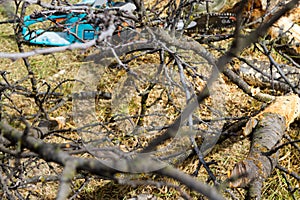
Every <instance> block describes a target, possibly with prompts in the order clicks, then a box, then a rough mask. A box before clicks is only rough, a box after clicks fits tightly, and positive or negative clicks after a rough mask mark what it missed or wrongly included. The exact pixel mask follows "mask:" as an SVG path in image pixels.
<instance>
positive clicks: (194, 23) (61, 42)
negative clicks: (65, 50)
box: [22, 0, 236, 46]
mask: <svg viewBox="0 0 300 200" xmlns="http://www.w3.org/2000/svg"><path fill="white" fill-rule="evenodd" d="M76 6H78V8H80V6H89V7H92V8H94V9H95V11H96V10H97V9H102V10H105V9H117V10H122V11H124V12H128V13H132V12H133V11H134V10H135V9H136V6H135V5H134V4H133V3H130V2H113V1H111V0H83V1H82V2H80V3H78V4H75V5H74V8H76ZM190 19H191V20H189V22H188V24H187V25H185V23H184V20H179V22H178V23H177V24H176V29H177V30H183V29H184V32H185V33H187V34H189V33H197V32H202V31H203V30H209V29H217V28H222V27H230V26H232V25H234V23H235V21H236V20H235V15H234V14H230V13H225V14H224V13H220V14H214V13H212V14H196V15H192V16H191V17H190ZM39 24H43V25H44V27H45V28H44V27H43V28H38V29H35V27H37V26H36V25H39ZM125 24H126V23H125ZM99 32H101V30H100V28H99V26H95V25H93V23H90V22H89V20H88V15H87V13H86V11H85V10H84V9H74V10H70V11H57V10H47V11H40V12H34V13H33V14H31V15H28V16H25V17H24V25H23V27H22V35H23V38H24V40H25V41H26V42H28V43H30V44H36V45H45V46H66V45H70V44H72V43H83V42H85V41H88V40H93V39H97V37H98V34H99Z"/></svg>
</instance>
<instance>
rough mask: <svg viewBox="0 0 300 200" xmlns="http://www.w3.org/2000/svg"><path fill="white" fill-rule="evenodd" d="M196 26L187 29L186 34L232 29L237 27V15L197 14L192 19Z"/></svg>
mask: <svg viewBox="0 0 300 200" xmlns="http://www.w3.org/2000/svg"><path fill="white" fill-rule="evenodd" d="M190 20H191V21H194V22H196V25H195V26H193V27H191V28H187V29H186V30H185V32H186V33H202V32H207V31H210V30H214V29H222V28H230V27H233V26H234V25H235V22H236V15H235V14H234V13H210V14H195V15H192V16H191V17H190Z"/></svg>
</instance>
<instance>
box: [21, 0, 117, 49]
mask: <svg viewBox="0 0 300 200" xmlns="http://www.w3.org/2000/svg"><path fill="white" fill-rule="evenodd" d="M96 3H98V4H100V3H104V4H103V6H104V7H106V8H107V7H111V6H113V5H114V2H112V1H110V2H109V3H108V1H106V0H100V1H99V0H98V1H97V0H96V1H95V0H94V1H93V0H92V1H91V0H83V1H82V2H81V3H79V4H77V5H78V6H80V5H88V6H93V5H95V4H96ZM98 4H97V5H96V6H97V7H99V5H98ZM85 18H86V13H85V12H84V11H78V10H74V11H72V12H69V13H62V12H59V11H51V10H50V11H42V12H41V13H39V14H38V15H36V14H32V15H28V16H25V17H24V26H23V27H22V35H23V38H24V40H25V41H26V42H29V43H30V44H35V45H45V46H66V45H70V44H72V43H83V42H85V41H88V40H93V39H95V38H96V36H97V35H96V32H97V31H99V28H98V27H93V25H91V24H89V23H87V21H86V19H85ZM46 22H48V26H50V27H51V25H52V28H53V29H59V28H60V29H61V30H55V31H53V30H51V29H50V28H49V27H47V26H46V27H45V28H44V27H43V28H35V27H34V25H37V26H38V25H39V24H40V26H42V25H43V24H45V23H46ZM49 24H50V25H49Z"/></svg>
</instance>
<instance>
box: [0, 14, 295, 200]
mask: <svg viewBox="0 0 300 200" xmlns="http://www.w3.org/2000/svg"><path fill="white" fill-rule="evenodd" d="M0 18H2V19H3V18H4V17H3V16H1V17H0ZM0 43H1V44H2V45H1V47H0V51H1V52H16V51H17V47H16V43H15V41H14V34H13V29H12V25H7V24H5V25H0ZM33 48H36V47H35V46H27V47H26V50H28V49H33ZM87 53H89V52H87ZM255 53H256V52H252V51H251V49H250V50H246V51H245V54H248V55H249V54H251V55H252V56H255V57H257V55H256V54H255ZM81 54H82V52H81V51H72V52H70V51H67V52H63V53H55V54H54V55H46V56H34V57H32V58H30V63H31V65H32V67H33V69H34V72H35V74H36V78H37V80H38V81H39V82H38V86H39V87H43V86H42V85H43V81H47V83H49V84H50V85H51V86H52V87H54V86H55V85H56V84H58V83H59V82H60V81H61V80H64V79H69V78H71V79H72V78H74V77H75V76H76V74H77V72H78V70H79V68H80V67H81V65H82V60H83V57H82V56H81ZM152 61H155V62H156V58H155V56H154V57H145V58H143V59H141V60H139V61H137V62H135V63H132V65H131V66H132V67H133V69H134V67H135V66H138V65H140V64H141V63H142V64H143V63H147V62H150V63H153V62H152ZM0 63H1V64H0V69H1V70H6V71H8V72H10V74H9V75H8V78H9V80H11V81H16V80H19V79H21V78H23V77H26V76H27V71H26V68H25V66H24V64H23V63H22V60H18V61H15V62H12V61H10V60H8V59H1V62H0ZM60 72H61V73H60ZM62 72H64V73H62ZM124 74H125V73H124V71H120V70H116V69H114V70H111V69H106V72H105V74H104V75H103V77H102V78H103V79H101V80H99V85H98V88H99V89H101V90H104V91H108V92H111V91H113V90H114V88H115V87H116V85H117V83H119V81H120V79H121V78H122V77H123V76H124ZM25 85H29V83H26V84H25ZM72 87H73V84H72V83H68V84H64V85H63V87H62V88H60V92H63V93H65V94H69V93H71V91H72ZM224 89H225V91H226V92H227V93H228V94H227V96H226V97H224V98H225V99H226V112H227V113H229V114H230V115H231V116H234V117H240V116H245V115H249V114H250V113H252V112H253V111H254V110H257V109H259V107H260V105H261V104H260V103H259V102H257V101H255V100H253V99H252V98H249V97H248V96H247V95H245V94H244V93H243V92H242V91H241V90H239V89H238V88H237V87H236V86H235V85H232V84H231V83H226V88H224ZM157 94H158V93H153V94H151V95H153V98H154V97H155V96H156V95H157ZM164 98H165V97H163V100H162V104H163V103H164V101H165V100H166V99H164ZM14 100H15V102H16V103H17V106H18V107H20V108H22V109H23V110H24V113H25V114H30V113H32V112H34V111H36V108H35V107H34V106H33V101H32V100H31V99H27V98H23V97H21V96H15V97H14ZM138 100H139V99H136V100H135V102H130V106H131V108H130V113H136V112H137V110H138V109H139V105H138V103H137V102H138ZM178 101H179V102H177V103H178V104H180V100H178ZM109 104H110V103H109V102H107V101H106V102H102V103H100V104H99V107H97V113H98V114H99V116H100V117H99V119H100V120H101V121H106V120H107V119H108V118H109V117H111V115H112V113H111V110H110V108H108V107H107V106H109ZM71 106H72V105H71V104H67V105H65V106H64V107H62V108H61V109H59V110H58V111H56V112H55V113H52V115H53V116H54V117H55V116H64V117H66V118H68V116H70V113H71V112H72V111H71V109H72V108H71ZM11 112H13V111H11ZM166 114H167V115H168V119H169V120H170V121H172V120H173V119H174V118H175V117H176V112H175V111H174V109H173V108H169V110H168V109H167V110H166ZM296 123H299V121H298V122H296ZM296 123H294V124H292V126H291V131H289V132H288V134H289V135H290V136H291V137H292V138H293V139H299V138H300V132H299V128H300V127H299V125H297V124H296ZM71 125H74V124H73V123H72V120H71V121H69V122H68V123H67V127H66V128H68V127H70V126H71ZM73 134H74V135H71V136H70V135H68V137H74V138H77V137H78V135H76V134H75V133H73ZM121 135H122V134H121ZM123 136H124V135H123ZM124 138H125V137H124ZM121 140H122V139H121ZM50 141H51V140H50ZM63 141H64V140H56V141H52V142H63ZM124 143H126V144H130V143H134V141H126V142H124ZM249 147H250V142H249V139H247V138H246V139H240V138H234V139H231V140H227V141H225V142H223V143H222V144H220V145H216V146H215V148H214V149H213V150H212V151H211V152H210V153H209V154H208V155H207V157H206V159H205V160H206V161H207V162H209V161H212V160H214V161H216V163H217V164H215V165H212V166H211V169H212V170H213V172H214V174H216V175H217V178H218V179H219V180H222V181H223V180H225V179H226V178H227V174H228V171H230V170H231V169H233V166H234V164H235V163H236V162H238V161H240V160H242V159H243V158H245V157H246V156H247V152H248V149H249ZM299 153H300V152H298V151H297V150H296V149H295V148H294V147H293V146H291V145H288V146H286V147H285V148H284V149H283V150H282V151H281V154H280V161H279V163H280V164H281V165H282V166H284V167H286V168H287V169H288V170H290V171H295V172H297V173H298V174H299V173H300V171H299V169H300V164H299V163H300V155H299ZM198 162H199V161H198V159H197V157H196V156H192V157H190V158H188V159H187V160H186V161H184V162H183V163H182V164H180V166H179V168H180V169H182V170H183V171H184V172H186V173H188V174H192V173H193V172H194V171H195V169H196V167H197V164H198ZM51 165H52V166H53V167H54V168H55V171H56V172H60V171H61V169H60V167H58V166H56V165H54V164H51ZM41 169H42V170H41ZM41 169H39V170H38V171H35V173H36V174H41V175H43V174H49V173H53V169H50V168H49V166H48V165H43V166H41ZM36 174H35V175H36ZM28 176H30V175H28ZM135 178H141V179H152V180H156V181H169V182H171V183H173V184H176V185H179V183H177V182H175V181H173V180H170V179H166V178H161V177H158V176H155V175H140V176H135ZM196 178H197V179H198V180H201V181H206V179H207V178H208V175H207V173H206V172H205V170H204V169H203V168H201V169H200V171H199V174H198V176H197V177H196ZM287 178H288V180H289V182H290V183H292V185H293V186H294V187H295V186H297V185H298V187H299V183H297V182H296V181H295V179H293V178H292V177H290V176H288V175H287ZM80 183H82V180H76V181H74V189H76V188H77V187H79V186H80ZM57 188H58V185H57V183H55V182H47V183H46V182H45V183H39V184H37V185H33V186H32V188H29V189H24V191H23V192H24V193H28V192H29V191H30V192H32V193H34V194H36V195H37V199H54V198H55V195H56V191H57ZM183 188H184V189H186V188H185V187H183ZM186 191H187V192H188V193H190V195H191V196H192V197H193V198H194V199H198V198H200V195H199V194H196V193H195V192H193V191H189V190H188V189H186ZM141 193H147V194H152V195H154V196H155V197H157V199H180V198H181V197H180V194H179V192H178V191H177V190H176V189H174V188H168V187H165V186H163V187H161V188H157V187H153V186H136V187H133V186H126V185H120V184H116V183H114V182H112V181H107V180H102V179H98V178H95V179H91V181H90V182H89V184H88V185H87V186H86V187H85V188H84V189H83V191H82V192H81V193H80V194H79V195H78V196H77V197H76V199H129V198H131V197H134V196H136V195H138V194H141ZM234 194H235V195H236V196H238V197H239V198H240V199H242V198H243V197H244V195H245V192H244V190H243V189H236V190H234ZM225 196H226V197H227V198H229V197H230V196H229V195H228V194H225ZM295 196H296V198H300V193H299V191H297V192H296V193H295ZM263 199H270V200H271V199H291V197H290V195H289V191H288V187H287V182H286V180H285V179H284V177H283V175H282V173H281V172H280V171H279V170H277V169H276V170H274V172H273V174H272V176H271V177H270V178H269V179H268V180H267V181H266V182H265V184H264V188H263Z"/></svg>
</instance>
